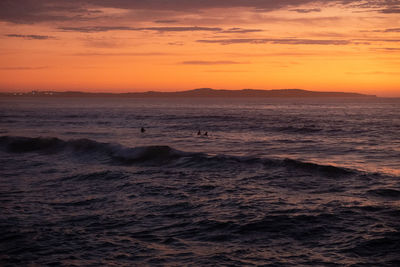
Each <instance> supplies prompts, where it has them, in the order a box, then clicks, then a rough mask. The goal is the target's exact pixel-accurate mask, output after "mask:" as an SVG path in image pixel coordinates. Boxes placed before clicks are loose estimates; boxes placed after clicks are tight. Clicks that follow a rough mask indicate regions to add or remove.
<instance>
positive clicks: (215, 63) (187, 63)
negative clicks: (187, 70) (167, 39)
mask: <svg viewBox="0 0 400 267" xmlns="http://www.w3.org/2000/svg"><path fill="white" fill-rule="evenodd" d="M180 64H183V65H233V64H245V63H243V62H237V61H229V60H228V61H225V60H220V61H202V60H193V61H183V62H180Z"/></svg>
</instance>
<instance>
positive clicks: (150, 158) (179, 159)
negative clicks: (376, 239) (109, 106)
mask: <svg viewBox="0 0 400 267" xmlns="http://www.w3.org/2000/svg"><path fill="white" fill-rule="evenodd" d="M0 147H1V148H2V149H3V150H4V151H7V152H9V153H30V152H37V153H49V154H51V153H63V152H72V153H74V154H76V153H77V154H79V155H87V154H97V155H98V154H100V155H103V156H106V157H108V158H109V159H110V160H111V161H112V162H114V163H118V164H128V165H129V164H134V163H151V164H169V163H174V164H175V165H176V166H180V167H196V166H197V167H217V168H218V167H219V168H221V167H227V168H231V167H232V166H233V165H237V164H239V165H254V164H261V165H263V166H265V167H270V168H274V167H276V168H287V169H290V170H296V171H304V172H318V173H324V174H326V175H347V174H352V173H354V171H353V170H349V169H346V168H341V167H335V166H331V165H319V164H315V163H308V162H302V161H298V160H293V159H283V160H279V159H268V158H258V157H239V156H229V155H218V156H209V155H207V154H205V153H196V152H183V151H179V150H176V149H173V148H171V147H169V146H162V145H159V146H157V145H156V146H142V147H133V148H131V147H125V146H122V145H120V144H113V143H102V142H97V141H94V140H90V139H72V140H67V141H65V140H62V139H59V138H56V137H19V136H2V137H0Z"/></svg>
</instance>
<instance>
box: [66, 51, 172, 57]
mask: <svg viewBox="0 0 400 267" xmlns="http://www.w3.org/2000/svg"><path fill="white" fill-rule="evenodd" d="M168 55H173V54H172V53H163V52H147V53H145V52H144V53H97V52H84V53H76V54H72V56H82V57H86V56H94V57H98V56H105V57H148V56H168Z"/></svg>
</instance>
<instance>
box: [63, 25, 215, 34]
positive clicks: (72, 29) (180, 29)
mask: <svg viewBox="0 0 400 267" xmlns="http://www.w3.org/2000/svg"><path fill="white" fill-rule="evenodd" d="M58 29H60V30H63V31H69V32H84V33H94V32H108V31H157V32H187V31H191V32H192V31H213V32H215V31H221V30H222V29H221V28H217V27H197V26H194V27H144V28H136V27H126V26H89V27H59V28H58Z"/></svg>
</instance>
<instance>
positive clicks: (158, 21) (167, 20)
mask: <svg viewBox="0 0 400 267" xmlns="http://www.w3.org/2000/svg"><path fill="white" fill-rule="evenodd" d="M154 22H155V23H161V24H163V23H177V22H178V21H177V20H174V19H166V20H156V21H154Z"/></svg>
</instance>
